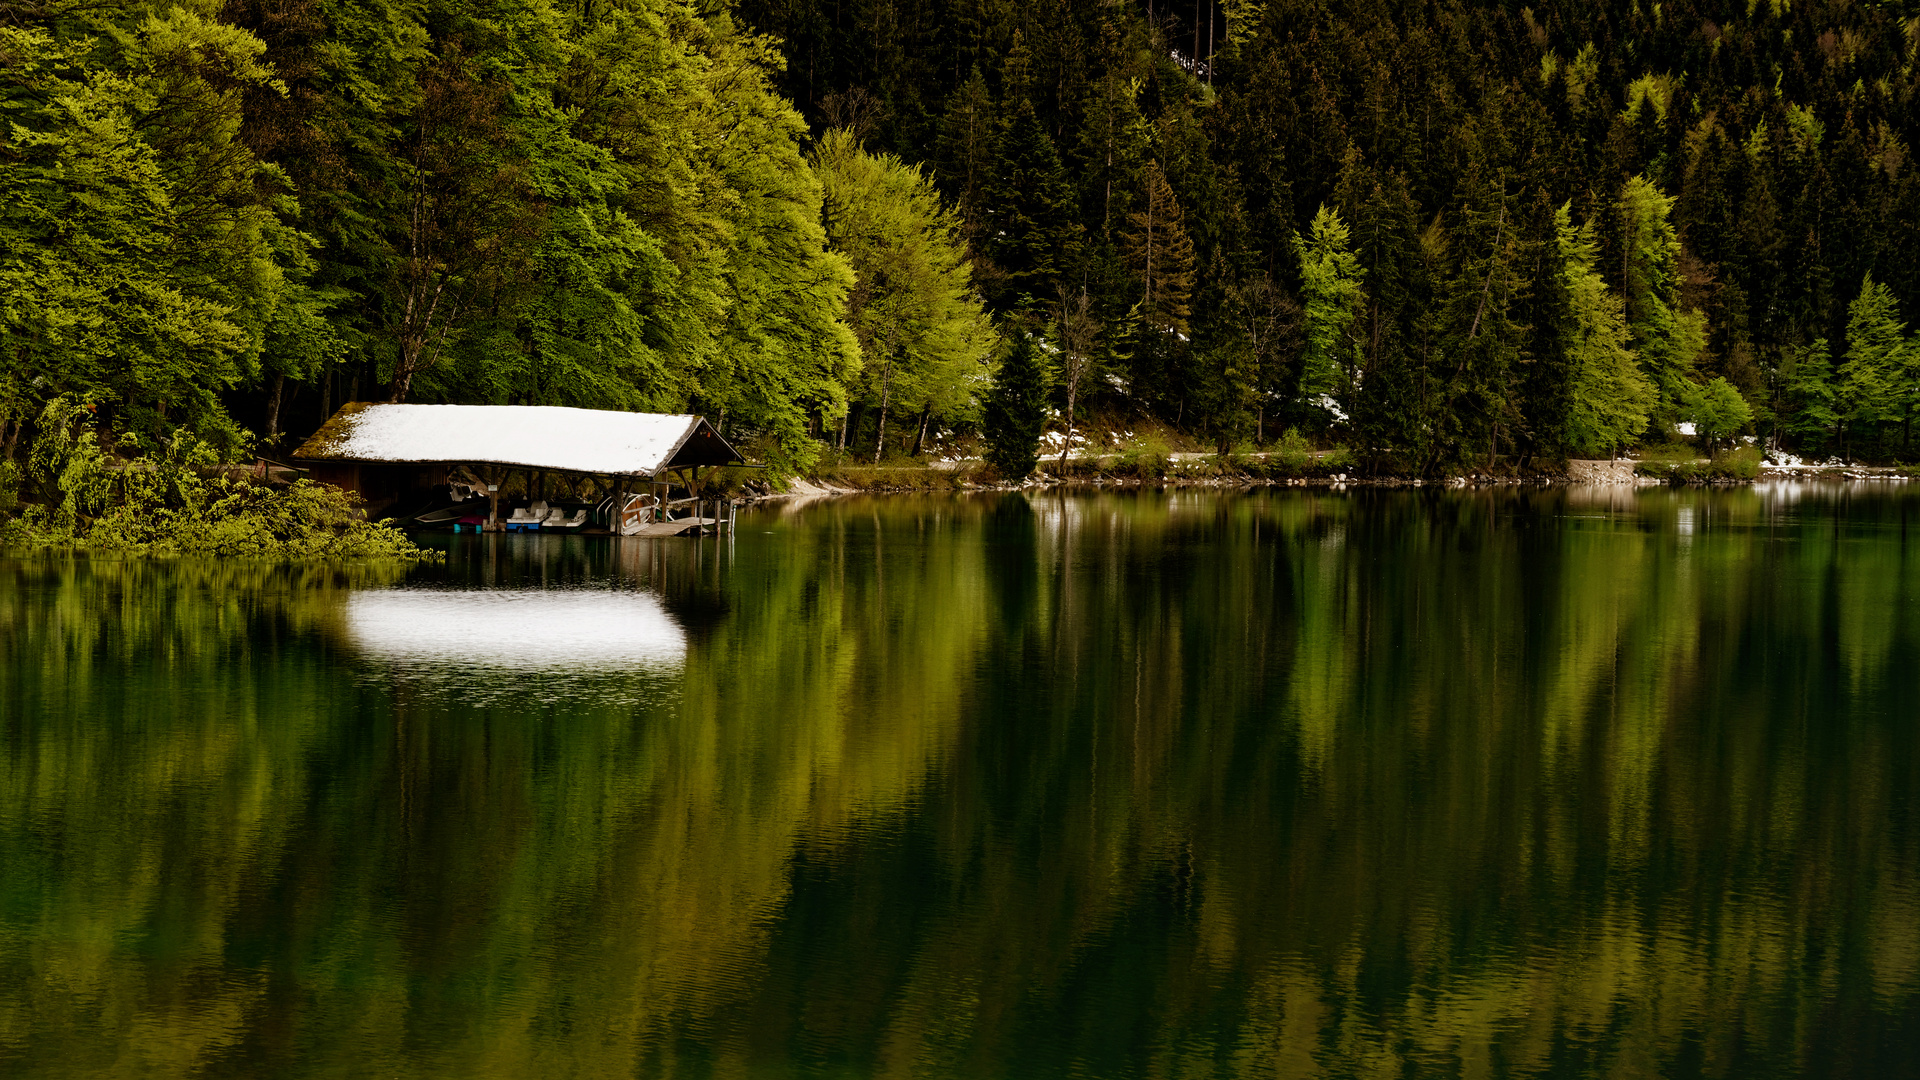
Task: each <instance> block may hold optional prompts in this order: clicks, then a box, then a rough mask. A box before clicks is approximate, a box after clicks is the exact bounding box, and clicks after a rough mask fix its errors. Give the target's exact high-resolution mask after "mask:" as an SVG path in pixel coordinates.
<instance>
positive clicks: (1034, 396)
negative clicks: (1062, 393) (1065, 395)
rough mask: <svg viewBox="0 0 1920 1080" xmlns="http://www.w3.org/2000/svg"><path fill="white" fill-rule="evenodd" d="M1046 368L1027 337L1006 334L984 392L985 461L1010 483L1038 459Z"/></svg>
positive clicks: (1048, 384)
mask: <svg viewBox="0 0 1920 1080" xmlns="http://www.w3.org/2000/svg"><path fill="white" fill-rule="evenodd" d="M1052 389H1053V379H1052V372H1051V371H1049V370H1048V367H1047V362H1046V358H1045V357H1043V356H1042V355H1041V354H1040V349H1039V346H1038V345H1037V344H1036V343H1035V342H1034V340H1033V337H1032V336H1031V335H1030V334H1028V333H1026V332H1025V331H1024V330H1019V329H1015V330H1014V331H1012V332H1011V333H1010V334H1008V335H1007V345H1006V349H1005V352H1004V353H1003V354H1002V355H1001V357H1000V368H999V370H998V371H997V372H995V373H994V379H993V387H992V388H991V389H990V390H988V391H987V403H986V404H987V408H986V415H985V417H984V418H983V420H982V422H981V425H980V428H981V434H983V435H985V436H986V440H987V451H986V459H987V464H989V465H991V466H993V467H994V469H995V471H997V472H999V474H1000V476H1001V477H1002V478H1003V479H1005V480H1008V481H1011V482H1013V483H1016V484H1017V483H1019V482H1020V481H1022V480H1025V479H1026V478H1027V476H1028V475H1029V474H1030V473H1032V472H1033V469H1034V466H1036V465H1038V464H1039V462H1040V434H1041V432H1043V431H1044V430H1046V426H1047V396H1048V394H1049V393H1050V392H1051V391H1052Z"/></svg>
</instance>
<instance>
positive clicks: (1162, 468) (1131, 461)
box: [1113, 435, 1173, 480]
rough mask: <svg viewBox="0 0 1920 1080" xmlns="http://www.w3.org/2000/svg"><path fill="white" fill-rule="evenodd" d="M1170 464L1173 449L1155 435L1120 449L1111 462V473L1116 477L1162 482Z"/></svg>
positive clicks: (1132, 441)
mask: <svg viewBox="0 0 1920 1080" xmlns="http://www.w3.org/2000/svg"><path fill="white" fill-rule="evenodd" d="M1172 463H1173V449H1172V448H1171V447H1169V446H1168V445H1167V443H1166V440H1164V439H1161V438H1160V437H1159V436H1157V435H1142V436H1140V437H1139V438H1137V439H1133V440H1131V441H1129V442H1128V443H1127V444H1126V445H1125V446H1123V447H1121V448H1120V454H1119V456H1118V457H1116V458H1115V459H1114V462H1113V472H1114V475H1116V476H1131V477H1135V478H1137V479H1141V480H1162V479H1165V478H1166V475H1167V467H1168V466H1169V465H1171V464H1172Z"/></svg>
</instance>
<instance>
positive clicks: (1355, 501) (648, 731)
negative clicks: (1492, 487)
mask: <svg viewBox="0 0 1920 1080" xmlns="http://www.w3.org/2000/svg"><path fill="white" fill-rule="evenodd" d="M1913 491H1914V487H1913V486H1904V485H1901V486H1895V485H1878V486H1866V485H1855V486H1851V487H1848V486H1815V485H1792V484H1775V485H1766V486H1762V487H1759V488H1755V489H1730V490H1721V491H1671V490H1667V489H1652V490H1640V491H1634V490H1630V489H1550V490H1541V489H1529V490H1513V489H1506V490H1496V491H1491V492H1489V491H1485V490H1480V491H1436V490H1421V491H1374V490H1361V491H1354V492H1350V493H1339V492H1329V491H1326V490H1318V491H1307V490H1301V489H1282V490H1277V491H1256V492H1250V493H1233V492H1227V493H1220V492H1194V491H1186V490H1180V491H1171V492H1164V491H1147V492H1139V493H1120V494H1086V493H1082V494H1060V493H1057V492H1056V493H1043V494H981V495H974V496H969V497H953V498H938V499H935V498H908V497H893V498H847V499H839V500H829V501H820V502H813V503H808V504H801V503H786V504H778V503H776V504H768V505H763V506H761V507H758V508H755V509H753V510H751V511H748V512H743V513H742V514H741V516H740V519H739V531H738V534H737V536H734V537H732V538H706V539H704V540H695V539H691V538H686V539H674V540H647V541H641V540H624V541H610V540H606V539H594V538H586V537H559V536H547V537H542V536H503V537H453V536H447V537H443V538H440V539H439V540H437V541H436V542H438V543H441V544H445V545H447V546H448V552H449V558H448V560H447V562H446V563H445V564H444V565H430V566H421V567H414V568H396V567H357V568H356V567H328V568H318V569H313V568H286V567H280V568H274V567H262V566H256V565H251V564H247V563H236V562H221V563H203V562H180V561H174V562H169V561H164V560H131V561H129V560H117V559H113V558H106V557H93V558H88V557H83V556H71V555H49V554H39V555H22V554H16V555H14V556H12V557H10V558H7V559H5V560H0V737H4V740H5V751H4V758H0V1074H3V1075H6V1076H9V1077H94V1076H98V1077H189V1076H192V1077H202V1076H204V1077H227V1076H234V1077H241V1076H246V1077H260V1076H274V1077H317V1076H342V1077H358V1076H368V1077H372V1076H380V1077H408V1078H412V1077H503V1078H504V1077H611V1076H623V1077H624V1076H669V1075H671V1076H675V1077H707V1076H714V1077H721V1076H725V1077H779V1076H819V1077H869V1076H872V1077H879V1076H888V1077H894V1076H929V1077H947V1076H962V1077H1055V1076H1061V1077H1064V1076H1074V1077H1169V1078H1172V1077H1181V1078H1188V1077H1216V1076H1218V1077H1306V1076H1463V1077H1514V1076H1527V1077H1587V1076H1596V1077H1598V1076H1606V1077H1654V1076H1661V1077H1690V1076H1713V1077H1741V1078H1746V1077H1773V1076H1857V1077H1895V1076H1913V1075H1916V1072H1920V1066H1916V1063H1915V1057H1916V1053H1917V1052H1920V604H1917V602H1920V493H1911V492H1913Z"/></svg>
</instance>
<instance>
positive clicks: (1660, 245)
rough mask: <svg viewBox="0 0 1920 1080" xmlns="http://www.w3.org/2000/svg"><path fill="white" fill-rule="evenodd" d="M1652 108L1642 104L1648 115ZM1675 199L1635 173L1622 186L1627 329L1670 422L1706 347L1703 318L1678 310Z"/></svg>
mask: <svg viewBox="0 0 1920 1080" xmlns="http://www.w3.org/2000/svg"><path fill="white" fill-rule="evenodd" d="M1653 114H1654V110H1653V109H1652V108H1651V107H1647V108H1643V109H1642V110H1641V115H1643V116H1647V117H1651V116H1652V115H1653ZM1673 202H1674V200H1673V199H1672V198H1671V197H1669V196H1667V195H1664V194H1662V193H1661V191H1660V189H1659V188H1657V187H1655V186H1654V184H1653V181H1651V180H1649V179H1647V178H1646V177H1645V176H1635V177H1632V178H1631V179H1629V180H1628V181H1627V182H1626V185H1625V186H1624V187H1623V188H1621V191H1620V199H1619V202H1618V203H1617V207H1618V209H1619V213H1620V223H1621V230H1622V237H1621V243H1620V250H1621V280H1622V287H1621V294H1622V296H1623V297H1624V299H1625V300H1626V314H1627V329H1628V331H1629V334H1630V337H1631V343H1632V345H1633V348H1634V351H1635V352H1636V353H1638V354H1639V357H1640V365H1641V368H1642V369H1643V370H1644V371H1645V372H1646V373H1647V375H1648V376H1649V377H1650V378H1651V379H1652V380H1653V384H1654V386H1656V387H1657V388H1658V389H1659V391H1660V408H1659V410H1658V411H1659V412H1660V413H1661V414H1662V416H1663V418H1664V419H1666V420H1671V419H1672V418H1673V417H1674V416H1675V415H1677V411H1678V408H1679V404H1680V400H1681V398H1682V397H1683V396H1685V395H1686V394H1687V393H1688V387H1689V386H1690V385H1691V383H1692V379H1691V375H1692V371H1693V366H1694V359H1695V358H1696V357H1697V356H1698V355H1699V354H1700V352H1701V350H1702V349H1704V348H1705V347H1706V320H1705V318H1704V317H1703V316H1701V315H1700V314H1699V313H1698V312H1691V311H1690V312H1682V311H1680V310H1679V286H1680V279H1679V270H1678V263H1679V258H1680V238H1679V236H1678V234H1677V233H1675V231H1674V227H1673V223H1672V221H1671V220H1670V215H1671V213H1672V211H1673Z"/></svg>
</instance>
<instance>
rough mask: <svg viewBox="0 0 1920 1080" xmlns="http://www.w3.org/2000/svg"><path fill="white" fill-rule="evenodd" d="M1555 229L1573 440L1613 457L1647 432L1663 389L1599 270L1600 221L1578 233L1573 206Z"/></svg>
mask: <svg viewBox="0 0 1920 1080" xmlns="http://www.w3.org/2000/svg"><path fill="white" fill-rule="evenodd" d="M1554 227H1555V230H1556V245H1557V250H1558V252H1559V256H1560V278H1561V282H1562V284H1563V286H1564V288H1565V290H1566V296H1567V305H1568V309H1569V310H1568V313H1567V320H1566V324H1565V325H1564V326H1563V328H1562V329H1561V338H1562V341H1563V342H1564V348H1565V353H1566V359H1567V363H1568V365H1569V366H1570V367H1571V368H1572V380H1571V384H1572V385H1571V387H1570V390H1571V393H1570V400H1569V402H1568V416H1567V441H1568V442H1569V443H1570V444H1571V445H1572V446H1573V448H1574V449H1575V450H1577V451H1579V452H1581V453H1586V454H1612V453H1613V452H1614V451H1615V450H1617V449H1618V448H1619V447H1620V446H1622V445H1623V444H1626V443H1629V442H1632V441H1633V439H1634V437H1635V436H1637V435H1639V434H1640V432H1641V431H1643V430H1645V429H1646V426H1647V414H1648V412H1649V411H1650V410H1651V409H1652V408H1653V406H1654V405H1655V403H1656V402H1657V401H1658V400H1659V391H1658V390H1657V389H1655V387H1654V385H1653V382H1652V380H1651V379H1649V378H1648V377H1647V375H1646V373H1645V372H1643V371H1641V370H1640V365H1639V362H1638V360H1637V359H1636V358H1635V356H1634V353H1633V350H1632V349H1631V348H1629V347H1628V341H1629V339H1630V336H1631V335H1630V334H1629V333H1628V330H1627V323H1626V306H1625V304H1624V303H1622V302H1621V299H1620V297H1619V296H1617V295H1615V294H1614V293H1613V292H1612V291H1611V290H1609V289H1608V288H1607V283H1606V281H1605V280H1604V279H1602V278H1601V276H1600V272H1599V270H1598V268H1597V266H1596V263H1597V262H1598V261H1599V255H1598V252H1599V248H1600V245H1599V242H1598V241H1597V240H1596V239H1595V238H1594V229H1593V223H1592V222H1587V223H1586V224H1584V225H1582V226H1579V227H1575V226H1574V224H1573V207H1572V204H1571V203H1567V204H1564V205H1562V206H1561V207H1560V209H1559V210H1558V211H1557V212H1556V213H1555V215H1554Z"/></svg>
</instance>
